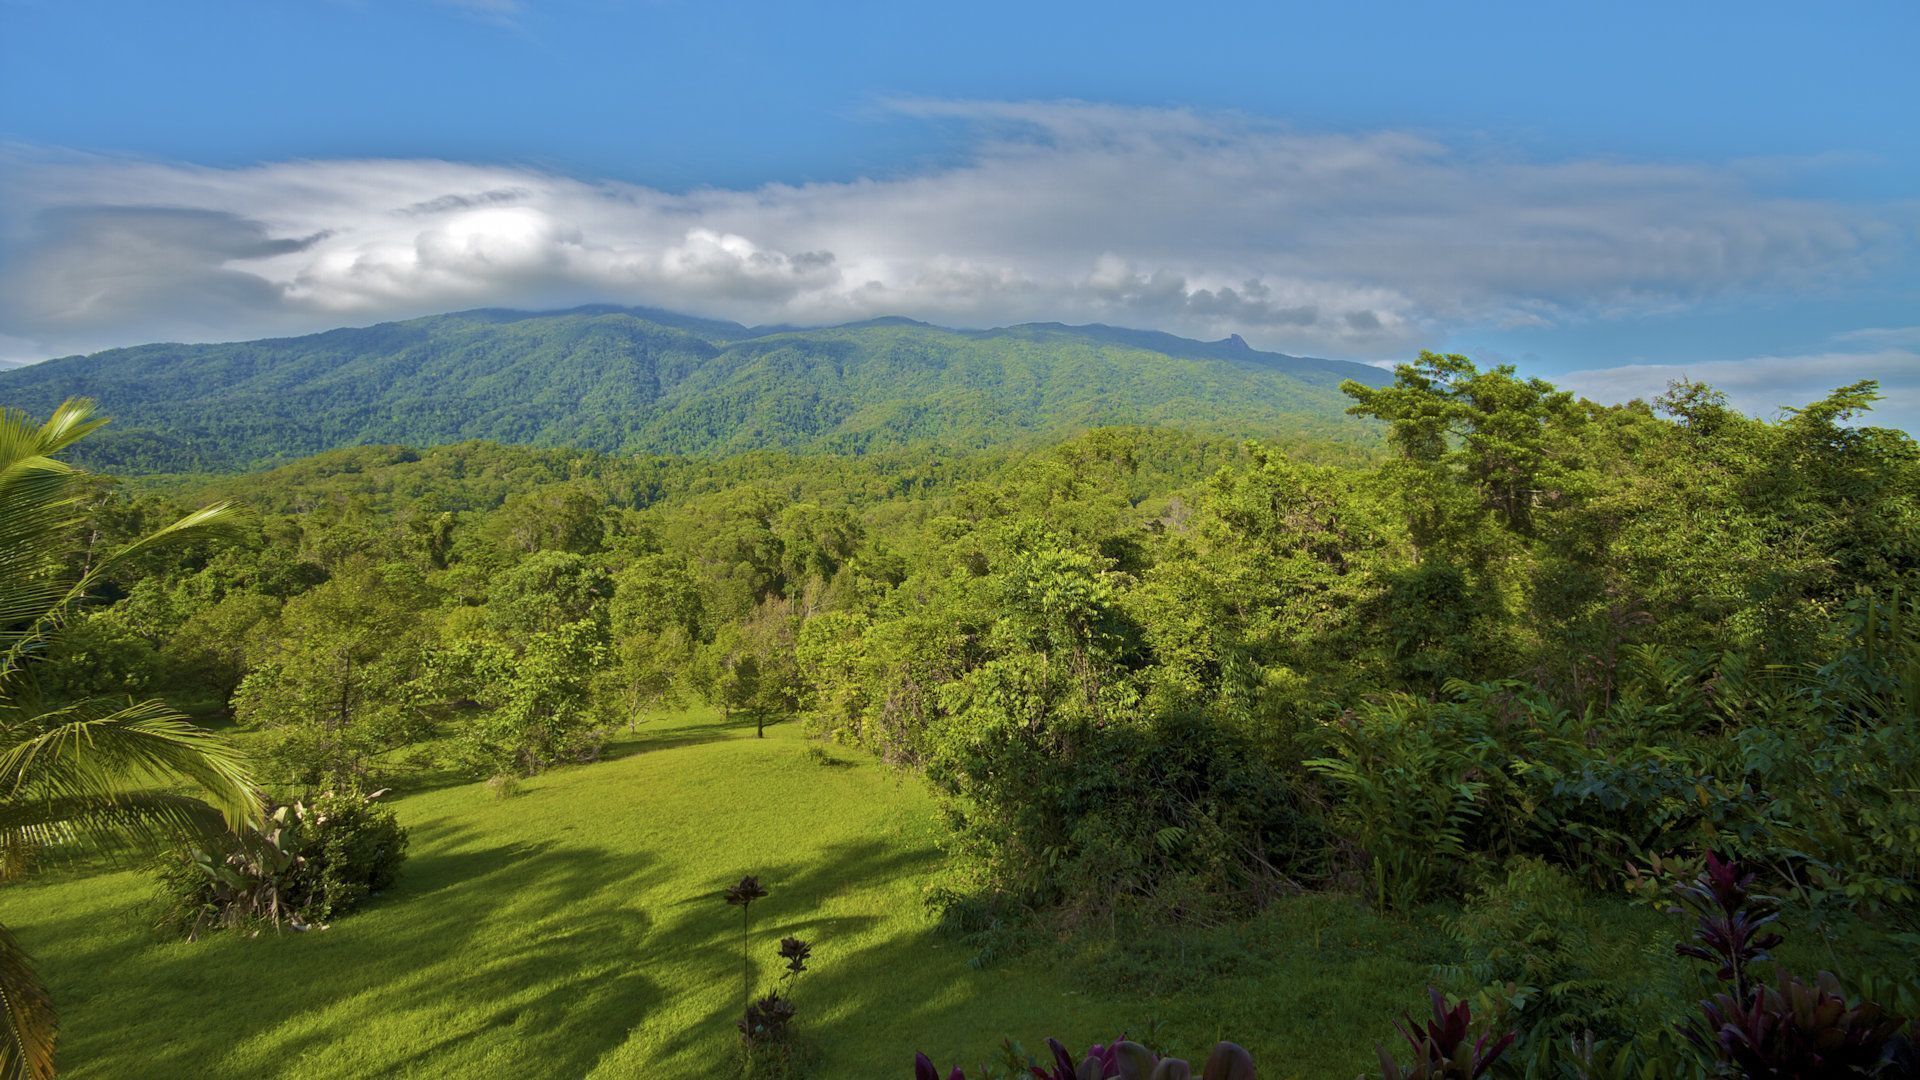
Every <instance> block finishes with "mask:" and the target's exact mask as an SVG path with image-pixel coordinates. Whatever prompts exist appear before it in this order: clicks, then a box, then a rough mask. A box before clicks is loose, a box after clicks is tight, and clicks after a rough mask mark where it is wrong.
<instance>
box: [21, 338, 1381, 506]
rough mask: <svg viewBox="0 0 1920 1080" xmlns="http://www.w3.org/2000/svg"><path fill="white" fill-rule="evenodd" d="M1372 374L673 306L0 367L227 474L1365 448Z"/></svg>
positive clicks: (153, 448) (144, 456)
mask: <svg viewBox="0 0 1920 1080" xmlns="http://www.w3.org/2000/svg"><path fill="white" fill-rule="evenodd" d="M1345 379H1357V380H1359V381H1361V382H1365V383H1369V384H1372V385H1380V384H1383V383H1385V382H1386V381H1387V379H1388V375H1387V373H1386V372H1384V371H1380V370H1378V369H1376V368H1372V367H1369V366H1366V365H1363V364H1354V363H1347V362H1343V361H1335V360H1315V359H1308V358H1302V357H1293V356H1286V355H1283V354H1280V353H1269V352H1261V351H1258V350H1255V349H1252V348H1250V347H1248V346H1247V345H1246V344H1245V342H1243V341H1241V340H1240V339H1239V338H1237V337H1235V338H1229V339H1227V340H1225V341H1219V342H1202V341H1191V340H1188V339H1185V338H1179V337H1174V336H1172V335H1169V334H1161V333H1155V332H1151V331H1139V330H1126V329H1121V328H1118V327H1110V326H1080V327H1072V326H1064V325H1060V324H1057V323H1047V324H1032V325H1025V326H1014V327H1006V328H1002V329H996V330H982V331H957V330H947V329H942V328H940V327H935V326H929V325H927V324H924V323H918V322H913V321H911V320H906V319H881V320H875V321H872V322H866V323H857V324H853V325H848V326H839V327H831V328H827V329H815V330H801V329H793V328H788V327H759V328H749V327H745V326H741V325H739V324H736V323H728V322H719V321H715V320H706V319H696V318H690V317H686V316H679V315H673V314H669V313H665V312H658V311H651V310H643V309H630V308H613V307H590V308H580V309H576V310H572V311H566V312H559V313H548V314H527V313H524V312H511V311H498V310H483V311H468V312H462V313H458V314H451V315H437V316H431V317H428V318H422V319H414V320H411V321H408V322H399V323H386V324H382V325H379V326H371V327H365V328H358V329H343V330H333V331H328V332H326V333H322V334H314V335H310V336H307V337H298V338H282V339H273V340H265V341H249V342H238V343H229V344H217V345H177V344H176V345H142V346H137V347H134V348H126V349H113V350H109V351H106V352H101V353H95V354H93V355H91V356H72V357H66V358H63V359H58V360H50V361H47V362H45V363H42V364H35V365H32V366H30V367H25V368H20V369H17V370H10V371H0V399H4V400H5V401H6V402H7V403H8V404H10V405H13V406H16V407H20V408H24V409H26V410H28V411H29V412H33V413H37V414H42V415H44V414H46V413H48V412H50V411H51V410H52V409H53V408H54V407H55V406H57V405H58V404H59V403H60V402H61V401H63V400H65V399H66V398H68V397H72V396H85V397H90V398H93V399H95V400H96V401H98V402H99V404H100V407H101V409H102V411H103V412H104V413H107V414H109V415H111V416H113V417H114V418H115V423H114V425H113V427H112V428H111V429H109V431H107V432H103V433H102V434H101V435H100V436H99V437H98V438H97V439H94V440H91V441H90V442H89V444H88V445H87V446H86V447H85V452H84V455H83V456H84V458H85V460H87V461H88V462H89V463H91V464H93V465H96V466H102V467H112V468H116V469H121V470H130V471H154V472H191V471H229V470H235V469H244V468H252V467H257V466H261V465H267V464H272V463H276V462H280V461H285V460H290V459H293V458H296V457H300V456H304V455H307V454H312V453H316V452H319V451H323V450H329V449H334V448H337V447H343V446H355V445H366V444H380V443H406V444H410V445H416V446H423V445H434V444H440V443H449V442H459V441H463V440H469V439H487V440H492V441H496V442H505V443H524V444H531V445H538V446H574V447H581V448H585V449H592V450H600V451H619V452H654V453H670V454H699V455H712V454H725V453H735V452H740V451H749V450H758V449H767V448H781V449H807V450H828V451H834V452H840V453H865V452H868V451H871V450H875V449H883V448H899V447H905V446H915V445H929V446H937V447H943V448H948V449H970V448H978V447H982V446H986V445H991V444H996V443H1004V442H1008V441H1022V440H1030V441H1035V442H1038V441H1042V440H1045V439H1046V438H1048V437H1053V436H1059V435H1063V434H1068V433H1071V432H1073V431H1077V430H1082V429H1086V428H1090V427H1098V426H1102V425H1110V424H1121V423H1125V424H1136V423H1148V424H1158V425H1169V426H1175V427H1181V428H1187V429H1191V430H1197V431H1204V432H1209V433H1215V434H1224V435H1233V436H1262V437H1271V436H1276V435H1293V436H1302V435H1310V436H1314V437H1317V438H1323V439H1333V440H1339V441H1346V442H1363V443H1364V442H1371V441H1372V440H1373V439H1375V438H1376V437H1377V436H1376V431H1377V429H1376V428H1374V427H1372V426H1369V425H1367V424H1365V423H1364V422H1362V421H1358V420H1354V419H1351V418H1349V417H1347V416H1346V415H1345V414H1344V409H1345V406H1346V405H1347V404H1348V402H1347V401H1346V399H1344V398H1343V397H1342V396H1341V394H1340V392H1339V389H1338V388H1339V384H1340V383H1341V381H1343V380H1345Z"/></svg>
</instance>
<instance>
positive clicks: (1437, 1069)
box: [1380, 987, 1514, 1080]
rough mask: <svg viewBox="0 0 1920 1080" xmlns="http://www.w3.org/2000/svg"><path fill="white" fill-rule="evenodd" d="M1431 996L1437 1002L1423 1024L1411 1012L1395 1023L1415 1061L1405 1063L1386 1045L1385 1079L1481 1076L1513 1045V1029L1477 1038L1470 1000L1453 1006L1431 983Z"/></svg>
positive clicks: (1468, 1078)
mask: <svg viewBox="0 0 1920 1080" xmlns="http://www.w3.org/2000/svg"><path fill="white" fill-rule="evenodd" d="M1427 996H1428V998H1429V1000H1430V1001H1431V1002H1432V1005H1433V1017H1432V1018H1431V1019H1429V1020H1428V1021H1427V1022H1426V1023H1425V1024H1424V1025H1423V1024H1419V1023H1416V1022H1415V1021H1414V1019H1413V1017H1412V1016H1408V1017H1406V1023H1405V1024H1403V1025H1395V1026H1396V1027H1398V1028H1399V1029H1400V1034H1401V1036H1403V1037H1404V1038H1405V1039H1406V1040H1407V1045H1408V1046H1410V1047H1412V1049H1413V1061H1412V1063H1411V1064H1409V1065H1406V1066H1402V1065H1401V1064H1400V1063H1399V1062H1397V1061H1395V1060H1393V1057H1392V1055H1390V1054H1388V1053H1387V1052H1386V1050H1385V1049H1382V1050H1381V1051H1380V1075H1381V1077H1382V1078H1383V1080H1478V1078H1479V1077H1481V1076H1485V1075H1486V1073H1487V1070H1488V1069H1491V1068H1493V1063H1494V1062H1495V1061H1498V1060H1499V1059H1500V1055H1501V1054H1502V1053H1505V1052H1506V1049H1507V1047H1509V1046H1511V1045H1513V1039H1514V1036H1513V1033H1512V1032H1508V1033H1506V1034H1504V1035H1498V1036H1496V1035H1494V1034H1493V1033H1492V1032H1490V1031H1489V1032H1483V1033H1481V1035H1480V1037H1479V1038H1478V1039H1475V1038H1473V1013H1472V1010H1470V1009H1469V1008H1468V1007H1467V1003H1466V1002H1464V1001H1462V1002H1459V1003H1457V1004H1454V1005H1452V1006H1449V1005H1448V1004H1447V999H1446V998H1445V997H1444V996H1443V995H1442V994H1441V993H1440V991H1438V990H1436V989H1433V988H1431V987H1429V988H1428V990H1427Z"/></svg>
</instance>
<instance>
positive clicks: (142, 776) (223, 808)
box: [0, 401, 261, 1080]
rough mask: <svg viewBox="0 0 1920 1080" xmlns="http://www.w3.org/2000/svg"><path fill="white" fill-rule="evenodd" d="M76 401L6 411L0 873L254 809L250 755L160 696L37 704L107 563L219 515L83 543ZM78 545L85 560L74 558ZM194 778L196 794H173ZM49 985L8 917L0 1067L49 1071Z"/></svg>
mask: <svg viewBox="0 0 1920 1080" xmlns="http://www.w3.org/2000/svg"><path fill="white" fill-rule="evenodd" d="M91 414H92V406H91V404H90V403H88V402H85V401H69V402H67V403H66V404H64V405H62V406H61V407H60V408H59V409H57V410H55V411H54V413H53V415H52V416H51V417H50V418H49V419H48V420H47V421H46V422H45V423H44V424H39V425H35V424H34V423H33V422H32V421H31V420H30V419H29V418H28V417H27V416H26V414H24V413H22V412H18V411H15V410H11V409H9V410H6V411H4V412H0V882H5V881H11V880H14V879H17V878H19V877H20V876H22V875H24V874H26V873H27V872H28V871H29V870H30V869H31V868H32V867H33V865H34V864H35V862H36V861H37V860H38V859H39V858H40V857H42V856H43V855H45V854H47V853H49V851H50V849H54V848H56V847H57V848H59V849H61V850H65V851H72V850H75V849H76V848H85V847H95V848H97V847H102V846H115V845H118V844H121V843H125V842H127V841H129V840H145V841H151V840H155V839H159V838H163V837H168V836H172V835H177V834H179V833H180V832H183V831H187V832H194V833H201V834H209V833H219V832H224V831H226V830H228V829H237V828H239V827H241V826H243V825H246V824H254V823H257V822H258V821H259V820H260V817H261V804H260V797H259V795H258V793H257V791H256V790H255V788H254V785H253V782H252V780H251V779H250V778H249V777H248V775H247V770H246V768H245V766H244V764H243V763H242V761H241V759H240V757H239V756H238V755H237V754H236V753H235V752H234V751H233V750H232V749H231V748H229V747H228V746H227V745H226V744H225V743H223V742H221V741H220V740H219V739H217V738H215V737H214V736H212V735H210V734H208V733H207V732H205V731H202V730H200V729H199V728H196V727H194V726H192V725H191V724H189V723H187V721H186V719H185V718H184V717H182V716H181V715H179V714H178V713H176V712H174V711H173V710H171V709H169V708H167V707H166V706H165V705H164V704H162V703H160V702H158V701H142V702H138V703H127V702H124V701H123V702H113V701H107V700H101V699H84V700H80V701H72V702H68V703H65V704H62V705H60V706H58V707H55V708H51V709H42V708H41V707H39V706H38V704H37V703H36V702H35V701H34V700H33V699H32V698H31V697H30V696H25V695H23V694H22V693H21V691H22V689H23V688H24V687H26V685H27V683H28V681H29V676H30V674H31V669H32V668H33V667H34V666H35V664H36V662H37V661H38V660H39V658H40V657H41V656H42V655H43V653H44V652H45V650H46V649H47V648H48V646H49V645H51V644H53V643H55V642H57V641H58V640H59V638H60V636H61V631H62V629H63V628H64V627H65V626H66V625H67V623H68V622H69V620H70V619H71V618H72V617H73V615H74V614H75V612H76V611H78V610H79V609H80V608H81V607H82V606H83V605H84V604H85V603H86V602H87V600H88V598H89V596H90V595H91V594H92V592H93V590H95V589H96V588H98V587H99V585H100V583H101V582H102V581H103V580H105V579H106V576H107V575H108V574H110V573H112V572H113V571H114V570H115V569H116V568H117V567H118V566H119V565H120V564H122V563H124V562H126V561H127V560H129V559H131V558H132V557H134V556H136V555H138V554H140V553H142V552H144V551H148V550H151V549H153V548H154V547H156V546H158V545H159V544H161V543H164V542H166V541H169V540H174V539H177V538H181V537H186V536H191V535H194V534H195V533H198V532H203V531H205V530H206V529H207V528H208V527H209V526H212V525H214V524H215V523H217V522H218V521H220V519H221V516H222V514H223V512H224V508H223V507H222V506H218V505H216V506H210V507H207V508H206V509H203V510H199V511H196V512H194V513H192V514H189V515H187V516H186V517H184V518H181V519H179V520H178V521H175V522H173V523H171V524H169V525H166V526H164V527H162V528H160V529H158V530H156V531H154V532H152V533H149V534H147V535H146V536H143V537H139V538H137V539H135V540H134V541H132V542H131V543H128V544H125V545H123V546H120V547H119V548H117V549H114V550H111V551H107V552H84V553H83V552H79V551H76V550H75V545H74V542H73V541H74V537H75V536H76V535H77V534H78V533H79V531H80V529H81V527H82V526H83V524H84V516H83V515H84V507H83V505H82V503H81V501H80V498H79V494H78V492H79V488H80V486H81V480H82V477H81V474H79V473H77V472H75V471H74V470H73V469H72V468H71V467H70V466H68V465H66V464H65V463H63V462H61V461H60V460H58V459H57V458H56V457H55V455H57V454H59V453H61V452H62V451H64V450H66V449H67V448H68V447H70V446H72V445H73V444H74V443H75V442H76V441H78V440H79V439H82V438H84V437H85V436H86V435H88V434H89V433H90V432H92V431H94V430H96V429H97V428H98V427H99V426H100V424H101V423H102V421H97V420H93V419H92V418H91ZM82 554H84V555H85V557H84V559H77V558H76V555H82ZM180 787H184V788H188V789H190V790H192V791H193V792H194V795H183V794H177V793H176V792H175V791H174V790H171V789H175V788H180ZM54 1041H55V1025H54V1013H53V1008H52V1004H51V1002H50V1001H49V999H48V995H47V992H46V989H45V988H44V987H43V986H41V985H40V982H39V979H38V978H37V977H36V976H35V974H34V970H33V966H32V962H31V960H30V959H29V957H28V956H27V954H26V952H25V950H24V949H22V948H21V946H20V943H19V942H18V941H17V940H15V939H14V937H13V935H12V934H10V933H8V932H7V931H6V930H5V928H4V927H0V1076H7V1077H33V1078H36V1080H38V1078H44V1077H51V1076H52V1075H54Z"/></svg>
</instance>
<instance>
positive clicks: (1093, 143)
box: [0, 102, 1913, 359]
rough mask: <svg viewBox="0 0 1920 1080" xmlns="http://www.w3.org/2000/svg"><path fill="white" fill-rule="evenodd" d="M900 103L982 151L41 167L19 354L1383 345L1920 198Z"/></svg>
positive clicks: (1689, 272)
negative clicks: (1145, 341) (189, 348)
mask: <svg viewBox="0 0 1920 1080" xmlns="http://www.w3.org/2000/svg"><path fill="white" fill-rule="evenodd" d="M893 107H894V108H895V109H896V110H897V111H899V112H901V113H905V114H907V115H909V116H911V117H915V118H918V119H919V120H920V121H921V122H925V123H936V124H951V125H957V126H958V128H959V129H960V130H961V131H962V132H963V133H964V134H963V138H965V139H966V142H965V145H966V147H967V152H966V153H965V154H964V155H963V156H962V158H961V159H960V160H959V161H958V162H957V163H954V164H950V165H946V166H942V167H939V168H934V169H930V170H925V171H922V172H919V173H917V174H911V175H903V176H899V177H889V178H879V179H859V180H852V181H847V182H834V183H815V184H802V185H786V184H769V185H766V186H764V187H759V188H755V189H751V190H721V189H707V190H695V191H690V192H668V191H662V190H657V189H653V188H648V187H642V186H637V185H633V184H627V183H619V182H614V181H599V180H583V179H578V178H572V177H567V176H562V175H556V174H554V173H551V172H546V171H541V170H538V169H533V168H522V167H511V166H490V165H474V164H462V163H454V162H446V161H431V160H351V161H349V160H325V161H289V162H280V163H272V164H263V165H258V166H253V167H248V168H235V169H217V168H207V167H200V166H195V165H190V164H179V163H168V162H154V161H140V160H127V159H121V158H110V157H99V156H87V155H80V154H74V153H65V152H59V151H49V150H44V149H35V148H14V149H12V150H9V151H6V152H5V154H4V156H0V174H3V175H5V176H6V177H7V178H8V179H7V180H6V181H5V182H4V183H5V189H4V191H0V197H3V198H4V206H3V207H0V260H3V261H0V297H3V298H4V299H0V340H4V341H5V342H6V344H7V346H8V350H9V352H8V355H9V356H10V357H11V358H13V359H31V358H37V357H38V356H48V355H56V354H60V353H69V352H75V351H85V350H91V349H96V348H101V347H106V346H109V345H115V344H126V343H131V342H135V341H149V340H158V339H182V340H215V339H236V338H245V337H252V336H259V335H262V334H271V333H296V332H306V331H310V330H314V329H319V328H323V327H329V326H336V325H340V324H343V323H349V322H371V321H377V320H380V319H386V318H393V317H404V316H409V315H415V314H422V313H426V312H431V311H441V310H447V309H450V308H457V307H466V306H477V305H493V304H498V305H510V306H517V307H543V306H554V305H561V304H567V303H574V302H584V301H614V302H624V303H634V304H646V305H655V306H661V307H668V308H674V309H678V310H684V311H689V312H696V313H701V314H707V315H716V316H724V317H730V318H736V319H740V320H742V321H745V322H750V323H758V322H796V323H828V322H839V321H845V320H851V319H860V318H866V317H870V316H875V315H882V314H903V315H909V316H914V317H918V318H923V319H928V320H931V321H936V322H942V323H947V324H955V325H973V326H978V325H994V324H1004V323H1011V322H1019V321H1025V320H1053V319H1061V320H1067V321H1102V322H1111V323H1119V324H1126V325H1136V326H1150V327H1155V328H1162V329H1167V330H1171V331H1174V332H1178V333H1184V334H1190V335H1193V336H1199V337H1220V336H1224V335H1225V334H1228V333H1241V334H1244V335H1245V336H1247V337H1248V338H1249V339H1251V340H1253V341H1254V342H1256V343H1257V344H1260V345H1261V346H1263V347H1268V348H1277V349H1284V350H1287V351H1293V352H1305V353H1319V354H1323V355H1334V356H1348V357H1361V358H1373V357H1382V356H1394V355H1402V354H1404V353H1405V352H1407V351H1408V350H1410V349H1412V348H1414V347H1417V346H1418V345H1420V344H1423V343H1430V342H1432V341H1434V340H1436V339H1437V338H1438V337H1439V336H1440V334H1441V332H1442V331H1443V330H1444V329H1445V328H1448V327H1457V326H1461V325H1477V326H1495V327H1499V326H1507V327H1519V326H1545V325H1559V324H1566V323H1574V322H1579V321H1581V320H1587V319H1594V318H1608V317H1619V316H1623V315H1632V314H1636V313H1646V312H1659V311H1668V310H1674V309H1677V308H1682V307H1685V306H1687V305H1690V304H1694V303H1699V302H1702V301H1705V300H1711V299H1713V298H1715V297H1717V296H1720V295H1725V294H1730V293H1736V292H1741V291H1751V290H1763V289H1765V290H1795V289H1804V288H1815V287H1829V286H1831V285H1833V284H1834V283H1845V282H1847V281H1852V280H1865V279H1867V278H1869V277H1870V276H1871V275H1873V274H1874V273H1875V272H1876V270H1877V269H1880V268H1882V267H1884V266H1886V265H1888V264H1889V263H1891V262H1892V261H1894V260H1898V259H1901V258H1904V256H1905V254H1906V252H1907V250H1908V249H1909V248H1910V247H1911V245H1912V242H1913V233H1912V227H1911V223H1910V222H1907V221H1904V220H1901V219H1899V218H1898V217H1897V215H1895V213H1894V212H1893V211H1892V210H1889V209H1885V208H1874V207H1862V206H1858V205H1846V204H1838V203H1829V202H1823V201H1818V200H1813V199H1803V198H1782V197H1774V196H1769V195H1767V194H1765V193H1763V192H1761V191H1759V190H1758V189H1756V188H1755V187H1754V186H1753V185H1752V184H1751V183H1750V182H1749V181H1748V180H1747V179H1746V177H1745V174H1743V172H1742V171H1741V170H1740V169H1738V168H1734V167H1729V166H1712V165H1673V164H1650V163H1635V162H1626V161H1616V160H1599V159H1591V160H1587V159H1577V160H1558V161H1539V160H1523V159H1519V158H1515V157H1513V156H1510V155H1504V154H1500V153H1492V152H1485V151H1480V150H1475V149H1472V148H1467V147H1461V146H1453V145H1448V144H1446V143H1442V142H1439V141H1436V140H1434V139H1430V138H1425V137H1420V136H1416V135H1410V134H1406V133H1401V132H1393V131H1381V132H1371V133H1362V134H1326V133H1304V132H1299V131H1294V130H1290V129H1288V128H1285V127H1282V126H1278V125H1275V124H1272V123H1268V122H1265V121H1262V120H1259V119H1257V118H1251V117H1244V116H1237V115H1220V114H1207V113H1198V112H1191V111H1184V110H1169V109H1139V108H1123V107H1116V106H1103V105H1094V104H1084V103H1071V102H1069V103H1026V104H1022V103H964V102H900V103H895V104H894V106H893ZM1864 344H1865V343H1864V342H1863V345H1864ZM23 349H24V350H28V351H30V352H31V353H33V354H35V355H31V356H30V355H23V354H22V352H21V350H23Z"/></svg>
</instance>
